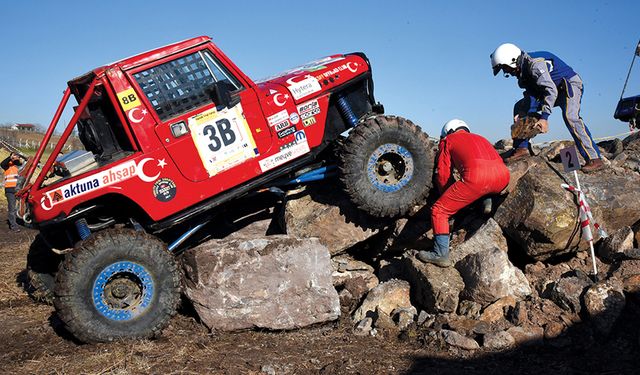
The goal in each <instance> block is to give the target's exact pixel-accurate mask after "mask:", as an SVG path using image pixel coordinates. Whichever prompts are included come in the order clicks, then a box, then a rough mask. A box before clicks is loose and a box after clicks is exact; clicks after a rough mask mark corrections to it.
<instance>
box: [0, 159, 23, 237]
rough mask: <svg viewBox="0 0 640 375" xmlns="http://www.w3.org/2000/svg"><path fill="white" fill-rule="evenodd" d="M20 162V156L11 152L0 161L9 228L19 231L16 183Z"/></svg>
mask: <svg viewBox="0 0 640 375" xmlns="http://www.w3.org/2000/svg"><path fill="white" fill-rule="evenodd" d="M21 164H22V162H21V161H20V156H18V154H16V153H13V152H12V153H11V155H9V156H8V157H7V158H6V159H4V160H3V161H2V162H1V163H0V167H2V169H4V194H5V196H6V197H7V211H8V213H7V215H8V219H9V228H10V229H11V230H12V231H13V232H20V227H19V226H18V224H17V223H16V185H18V167H19V166H20V165H21Z"/></svg>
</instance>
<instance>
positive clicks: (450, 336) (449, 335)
mask: <svg viewBox="0 0 640 375" xmlns="http://www.w3.org/2000/svg"><path fill="white" fill-rule="evenodd" d="M441 332H442V338H443V339H444V342H446V343H447V344H449V345H451V346H455V347H457V348H461V349H466V350H476V349H479V348H480V345H478V342H477V341H476V340H474V339H470V338H468V337H465V336H462V335H461V334H459V333H458V332H455V331H449V330H447V329H443V330H442V331H441Z"/></svg>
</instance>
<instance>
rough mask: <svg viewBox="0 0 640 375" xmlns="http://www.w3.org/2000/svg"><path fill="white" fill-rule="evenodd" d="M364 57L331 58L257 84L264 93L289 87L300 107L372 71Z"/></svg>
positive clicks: (340, 56)
mask: <svg viewBox="0 0 640 375" xmlns="http://www.w3.org/2000/svg"><path fill="white" fill-rule="evenodd" d="M362 56H364V55H355V54H354V55H332V56H327V57H325V58H322V59H319V60H315V61H311V62H309V63H306V64H304V65H301V66H298V67H295V68H292V69H289V70H287V71H285V72H283V73H280V74H277V75H275V76H271V77H268V78H264V79H261V80H258V81H256V84H257V85H258V87H259V88H260V89H262V90H265V91H266V90H268V88H270V87H272V85H273V84H277V85H281V86H284V87H286V88H287V89H288V90H289V92H290V93H291V96H292V97H293V99H294V100H295V101H296V102H297V103H298V102H302V101H304V100H307V99H310V98H312V97H316V96H319V95H320V94H322V93H323V92H326V91H328V90H330V89H332V88H333V87H335V86H339V85H342V84H344V83H346V82H348V81H350V80H352V79H353V78H355V77H357V76H359V75H362V74H364V73H366V72H368V71H370V67H369V64H368V62H367V61H366V60H365V58H364V57H362Z"/></svg>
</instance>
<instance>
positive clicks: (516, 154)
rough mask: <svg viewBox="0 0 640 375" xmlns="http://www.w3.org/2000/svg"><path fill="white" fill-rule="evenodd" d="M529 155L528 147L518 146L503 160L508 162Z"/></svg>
mask: <svg viewBox="0 0 640 375" xmlns="http://www.w3.org/2000/svg"><path fill="white" fill-rule="evenodd" d="M529 156H531V154H529V149H528V148H524V147H518V148H514V149H513V150H512V152H510V153H509V156H507V157H506V158H505V159H504V162H505V163H507V164H509V163H513V162H516V161H518V160H523V159H525V158H528V157H529Z"/></svg>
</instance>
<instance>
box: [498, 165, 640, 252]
mask: <svg viewBox="0 0 640 375" xmlns="http://www.w3.org/2000/svg"><path fill="white" fill-rule="evenodd" d="M534 159H536V158H534ZM538 159H539V158H538ZM517 165H521V163H516V166H510V168H512V169H514V168H518V167H517ZM526 170H527V172H526V173H525V174H524V175H523V176H522V178H520V179H519V181H517V184H515V187H514V189H513V191H511V193H510V194H509V195H508V197H507V198H506V199H505V201H504V202H503V203H502V204H501V205H500V207H499V208H498V209H497V211H496V214H495V216H494V219H495V220H496V221H497V222H498V224H500V226H501V227H502V228H503V229H504V231H505V233H506V234H507V235H508V236H509V237H511V238H512V239H513V240H515V241H516V242H517V243H518V245H520V246H521V247H522V248H523V249H524V251H525V252H526V254H527V255H529V256H530V257H532V258H533V259H536V260H546V259H548V258H551V257H554V256H557V255H561V254H566V253H569V252H572V251H575V249H576V248H580V249H587V248H588V244H587V243H586V242H585V241H580V231H579V218H578V208H577V205H576V199H575V195H574V194H572V193H569V192H567V191H565V190H564V189H563V188H561V187H560V185H561V184H562V183H567V182H568V183H569V184H571V185H574V184H575V181H574V179H573V175H572V174H568V173H563V172H562V170H563V169H562V165H561V164H559V163H546V162H537V163H533V164H531V165H530V166H529V167H528V168H526ZM578 174H579V176H580V182H581V186H582V187H583V189H584V190H585V191H586V196H587V201H588V202H589V205H590V206H591V209H592V211H593V215H594V217H595V219H596V221H597V222H598V223H600V224H601V225H603V226H604V227H605V228H607V229H608V230H611V231H615V230H617V229H620V228H622V227H624V226H632V225H633V224H634V223H635V222H637V221H638V220H639V219H640V199H637V197H638V196H639V194H640V184H638V183H637V181H638V174H637V173H631V172H628V171H627V170H625V172H618V171H616V170H614V169H611V168H609V169H605V170H603V171H599V172H596V173H593V174H584V173H581V172H578ZM596 239H597V238H596Z"/></svg>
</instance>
